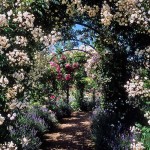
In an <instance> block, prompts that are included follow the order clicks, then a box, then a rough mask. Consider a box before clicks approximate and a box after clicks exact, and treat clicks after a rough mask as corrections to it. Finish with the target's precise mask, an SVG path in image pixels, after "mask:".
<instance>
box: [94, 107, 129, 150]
mask: <svg viewBox="0 0 150 150" xmlns="http://www.w3.org/2000/svg"><path fill="white" fill-rule="evenodd" d="M92 120H93V124H92V134H93V139H94V141H95V149H96V150H100V149H103V150H119V149H128V148H129V146H130V145H129V140H130V136H129V132H128V131H125V130H124V125H123V124H121V123H120V122H118V120H117V116H116V114H115V113H113V112H109V111H107V110H105V111H104V110H102V109H101V108H99V107H98V108H96V109H95V110H94V111H93V117H92Z"/></svg>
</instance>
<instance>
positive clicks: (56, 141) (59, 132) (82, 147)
mask: <svg viewBox="0 0 150 150" xmlns="http://www.w3.org/2000/svg"><path fill="white" fill-rule="evenodd" d="M90 115H91V114H90V113H86V112H74V113H72V115H71V118H64V119H63V120H62V123H61V124H60V125H59V126H58V128H57V129H56V130H55V131H54V132H52V133H48V134H45V135H44V138H45V142H44V143H43V146H42V147H43V148H42V150H94V143H93V142H92V140H91V132H90V125H91V122H90V119H89V117H90Z"/></svg>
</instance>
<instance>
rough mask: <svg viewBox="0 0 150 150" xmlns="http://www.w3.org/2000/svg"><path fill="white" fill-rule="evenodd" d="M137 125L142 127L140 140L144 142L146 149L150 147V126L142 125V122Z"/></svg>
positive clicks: (139, 127)
mask: <svg viewBox="0 0 150 150" xmlns="http://www.w3.org/2000/svg"><path fill="white" fill-rule="evenodd" d="M136 127H137V128H138V129H140V131H141V135H140V139H139V140H140V141H141V142H142V143H143V145H144V147H145V149H146V150H149V149H150V127H149V126H142V125H140V124H136Z"/></svg>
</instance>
